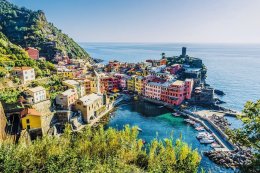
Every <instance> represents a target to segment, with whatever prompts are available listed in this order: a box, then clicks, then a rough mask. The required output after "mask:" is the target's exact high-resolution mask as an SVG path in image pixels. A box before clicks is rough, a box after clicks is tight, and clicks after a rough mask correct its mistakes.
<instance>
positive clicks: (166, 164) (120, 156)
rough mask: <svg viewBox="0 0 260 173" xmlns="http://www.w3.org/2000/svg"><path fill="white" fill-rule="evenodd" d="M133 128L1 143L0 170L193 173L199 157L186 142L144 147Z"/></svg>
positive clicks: (163, 143) (155, 141)
mask: <svg viewBox="0 0 260 173" xmlns="http://www.w3.org/2000/svg"><path fill="white" fill-rule="evenodd" d="M137 136H138V130H137V128H132V129H131V128H129V126H126V127H125V129H124V130H122V131H117V130H115V129H112V128H110V129H108V130H104V129H103V127H101V128H99V129H96V130H93V129H90V128H87V129H86V130H85V131H83V132H82V133H72V132H71V131H70V130H69V128H66V129H65V133H64V134H63V135H62V136H61V137H59V138H58V137H51V136H46V137H43V138H42V139H38V140H36V141H33V142H32V143H29V144H28V143H27V142H20V143H19V144H17V145H14V144H7V143H5V144H3V145H1V146H0V147H1V148H0V163H1V164H0V172H100V173H101V172H115V173H116V172H129V173H130V172H131V173H132V172H136V173H138V172H176V173H177V172H178V173H179V172H197V169H198V165H199V163H200V159H201V158H200V156H199V154H198V152H197V151H196V150H192V149H191V148H190V147H188V146H187V144H185V143H183V142H182V141H180V140H177V142H176V144H175V145H174V146H173V144H172V143H173V142H172V140H170V139H165V140H164V141H163V142H162V141H158V140H154V141H152V143H151V144H150V145H149V147H148V149H147V150H146V149H145V148H146V147H145V146H144V144H143V142H142V140H141V139H137Z"/></svg>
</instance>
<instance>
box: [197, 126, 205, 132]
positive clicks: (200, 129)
mask: <svg viewBox="0 0 260 173" xmlns="http://www.w3.org/2000/svg"><path fill="white" fill-rule="evenodd" d="M195 129H196V130H198V131H202V130H205V128H204V127H203V126H199V127H196V128H195Z"/></svg>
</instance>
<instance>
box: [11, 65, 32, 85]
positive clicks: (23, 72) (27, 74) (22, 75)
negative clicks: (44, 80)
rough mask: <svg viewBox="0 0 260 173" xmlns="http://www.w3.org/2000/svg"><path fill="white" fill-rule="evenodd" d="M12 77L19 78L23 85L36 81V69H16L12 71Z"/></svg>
mask: <svg viewBox="0 0 260 173" xmlns="http://www.w3.org/2000/svg"><path fill="white" fill-rule="evenodd" d="M12 75H13V76H17V77H18V78H19V79H20V80H21V82H22V84H26V83H28V82H31V81H33V80H35V72H34V68H31V67H14V68H13V69H12Z"/></svg>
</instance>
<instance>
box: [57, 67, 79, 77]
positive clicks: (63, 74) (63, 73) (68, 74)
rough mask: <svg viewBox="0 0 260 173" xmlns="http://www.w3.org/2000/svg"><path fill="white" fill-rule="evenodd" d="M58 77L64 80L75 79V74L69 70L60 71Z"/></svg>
mask: <svg viewBox="0 0 260 173" xmlns="http://www.w3.org/2000/svg"><path fill="white" fill-rule="evenodd" d="M57 75H58V76H61V77H64V78H68V79H73V78H74V77H75V72H74V71H73V70H69V69H59V70H57Z"/></svg>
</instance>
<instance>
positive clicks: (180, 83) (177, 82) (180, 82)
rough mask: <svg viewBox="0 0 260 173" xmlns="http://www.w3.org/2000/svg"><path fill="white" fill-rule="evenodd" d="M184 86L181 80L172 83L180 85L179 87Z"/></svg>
mask: <svg viewBox="0 0 260 173" xmlns="http://www.w3.org/2000/svg"><path fill="white" fill-rule="evenodd" d="M183 84H184V82H183V81H181V80H176V81H175V82H173V83H172V85H178V86H180V85H183Z"/></svg>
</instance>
